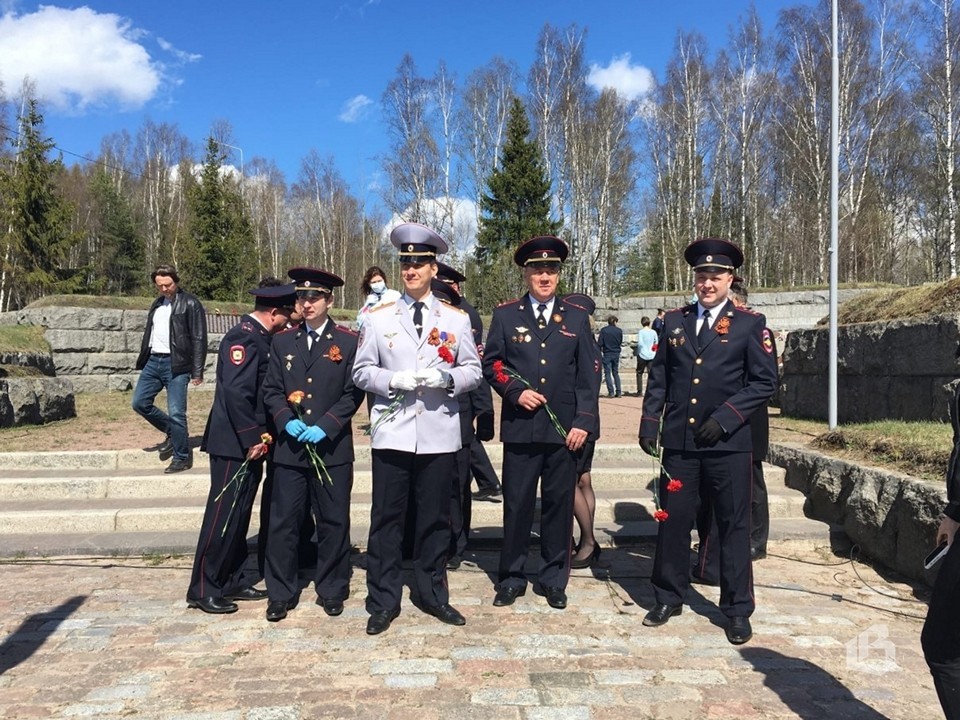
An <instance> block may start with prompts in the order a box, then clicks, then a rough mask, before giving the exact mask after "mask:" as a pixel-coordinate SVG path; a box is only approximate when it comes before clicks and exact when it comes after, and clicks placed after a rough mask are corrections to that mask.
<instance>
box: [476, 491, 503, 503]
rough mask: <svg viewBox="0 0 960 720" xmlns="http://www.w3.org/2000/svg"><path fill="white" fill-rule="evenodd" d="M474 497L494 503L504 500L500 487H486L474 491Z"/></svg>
mask: <svg viewBox="0 0 960 720" xmlns="http://www.w3.org/2000/svg"><path fill="white" fill-rule="evenodd" d="M473 499H474V500H486V501H487V502H494V503H498V502H503V491H502V490H501V489H500V488H484V489H482V490H477V491H476V492H475V493H473Z"/></svg>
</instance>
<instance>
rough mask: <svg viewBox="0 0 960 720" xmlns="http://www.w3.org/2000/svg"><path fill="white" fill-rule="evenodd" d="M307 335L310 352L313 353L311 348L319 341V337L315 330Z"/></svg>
mask: <svg viewBox="0 0 960 720" xmlns="http://www.w3.org/2000/svg"><path fill="white" fill-rule="evenodd" d="M307 334H308V335H309V336H310V352H313V347H314V345H316V344H317V343H318V342H319V341H320V336H319V335H317V331H316V330H311V331H310V332H309V333H307Z"/></svg>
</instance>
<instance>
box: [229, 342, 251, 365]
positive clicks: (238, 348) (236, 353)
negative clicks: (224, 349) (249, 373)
mask: <svg viewBox="0 0 960 720" xmlns="http://www.w3.org/2000/svg"><path fill="white" fill-rule="evenodd" d="M246 359H247V349H246V348H245V347H243V345H231V346H230V362H232V363H233V364H234V365H242V364H243V361H244V360H246Z"/></svg>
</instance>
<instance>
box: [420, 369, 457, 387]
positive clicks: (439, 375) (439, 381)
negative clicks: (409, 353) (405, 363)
mask: <svg viewBox="0 0 960 720" xmlns="http://www.w3.org/2000/svg"><path fill="white" fill-rule="evenodd" d="M449 376H450V374H449V373H447V377H449ZM416 378H417V380H418V381H419V383H420V384H421V385H423V386H424V387H428V388H445V387H446V386H447V378H446V377H444V373H443V372H442V371H441V370H440V369H439V368H426V369H425V370H417V372H416Z"/></svg>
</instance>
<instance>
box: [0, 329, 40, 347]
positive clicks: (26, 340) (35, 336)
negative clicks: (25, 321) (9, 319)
mask: <svg viewBox="0 0 960 720" xmlns="http://www.w3.org/2000/svg"><path fill="white" fill-rule="evenodd" d="M0 352H34V353H48V352H50V346H49V345H48V344H47V341H46V340H44V339H43V328H42V327H34V326H32V325H0Z"/></svg>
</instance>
